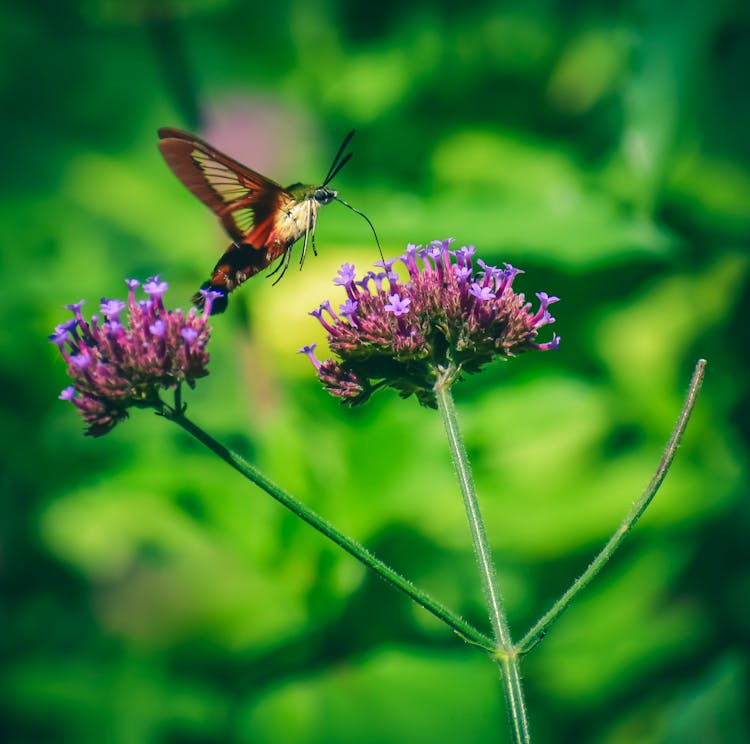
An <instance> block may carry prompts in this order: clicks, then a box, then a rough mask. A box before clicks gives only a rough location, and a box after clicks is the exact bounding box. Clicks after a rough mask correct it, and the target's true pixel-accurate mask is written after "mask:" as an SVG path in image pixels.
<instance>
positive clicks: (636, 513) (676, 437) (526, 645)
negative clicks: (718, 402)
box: [517, 359, 706, 654]
mask: <svg viewBox="0 0 750 744" xmlns="http://www.w3.org/2000/svg"><path fill="white" fill-rule="evenodd" d="M705 370H706V360H705V359H699V360H698V362H697V363H696V365H695V370H694V371H693V377H692V379H691V380H690V387H689V389H688V393H687V396H686V398H685V403H684V404H683V406H682V410H681V411H680V415H679V418H678V419H677V423H676V425H675V428H674V431H673V432H672V436H671V437H670V439H669V442H668V443H667V447H666V449H665V450H664V454H663V456H662V458H661V461H660V462H659V466H658V467H657V468H656V472H655V473H654V476H653V477H652V478H651V482H650V483H649V484H648V486H647V487H646V490H645V491H644V492H643V494H642V495H641V497H640V498H639V499H638V501H636V502H635V504H633V506H632V508H631V509H630V511H629V512H628V514H627V516H626V517H625V519H624V520H623V521H622V522H621V524H620V526H619V527H618V528H617V529H616V530H615V532H614V534H613V535H612V537H610V538H609V540H608V541H607V544H606V545H605V546H604V547H603V548H602V550H601V552H600V553H599V555H597V556H596V558H594V560H593V561H591V563H590V564H589V567H588V568H587V569H586V570H585V571H584V572H583V573H582V574H581V575H580V576H579V577H578V578H577V579H576V580H575V581H574V582H573V584H572V585H571V586H570V588H569V589H568V590H567V591H566V592H565V593H564V594H563V595H562V596H561V597H560V598H559V599H558V600H557V601H556V602H555V604H554V605H552V607H551V608H550V610H549V611H548V612H547V613H546V614H545V615H543V616H542V617H541V618H540V619H539V621H538V622H537V623H536V625H534V627H533V628H531V630H529V632H528V633H527V634H526V635H525V636H524V637H523V638H522V639H521V641H520V643H519V644H518V646H517V648H518V652H519V653H520V654H527V653H528V652H529V651H531V649H532V648H534V646H536V645H537V644H538V643H539V641H541V640H542V638H543V637H544V635H545V634H546V633H547V631H548V630H549V627H550V625H552V623H553V622H555V620H557V618H558V617H560V615H562V613H563V612H564V611H565V609H566V608H567V607H568V605H569V604H570V603H571V601H572V600H573V598H574V597H575V596H576V595H577V594H578V592H580V591H581V590H582V589H583V588H584V587H586V586H587V585H588V584H589V582H590V581H591V580H592V579H593V578H594V576H596V575H597V574H598V573H599V571H600V570H601V569H602V567H603V566H604V564H605V563H606V562H607V561H608V560H609V559H610V557H611V556H612V554H613V553H614V552H615V550H617V548H618V547H619V546H620V545H621V543H622V541H623V540H624V539H625V538H626V537H627V535H628V533H629V532H630V530H632V529H633V526H634V525H635V523H636V522H637V521H638V520H639V519H640V517H641V515H642V514H643V512H644V511H645V510H646V508H647V507H648V505H649V504H650V503H651V501H652V500H653V498H654V496H655V495H656V492H657V491H658V490H659V486H661V484H662V481H663V480H664V478H665V476H666V475H667V471H668V470H669V468H670V466H671V465H672V461H673V460H674V456H675V454H677V449H678V447H679V446H680V441H681V440H682V435H683V434H684V433H685V428H686V427H687V424H688V420H689V419H690V414H691V413H692V412H693V408H694V407H695V401H696V399H697V397H698V391H699V390H700V386H701V383H702V382H703V376H704V374H705Z"/></svg>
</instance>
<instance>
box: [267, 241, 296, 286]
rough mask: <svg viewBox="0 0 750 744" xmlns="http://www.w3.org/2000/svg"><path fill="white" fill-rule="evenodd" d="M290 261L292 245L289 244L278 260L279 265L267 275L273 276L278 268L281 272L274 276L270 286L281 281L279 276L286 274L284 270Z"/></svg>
mask: <svg viewBox="0 0 750 744" xmlns="http://www.w3.org/2000/svg"><path fill="white" fill-rule="evenodd" d="M291 261H292V247H291V246H289V248H287V249H286V251H285V252H284V256H283V257H282V259H281V261H279V265H278V266H277V267H276V268H275V269H274V270H273V271H272V272H271V273H270V274H269V275H268V276H273V275H274V274H275V273H276V272H277V271H278V270H279V269H281V273H280V274H279V275H278V276H277V277H276V279H275V280H274V283H273V285H272V286H275V285H276V284H278V283H279V282H280V281H281V277H282V276H284V274H286V270H287V269H288V268H289V264H290V263H291Z"/></svg>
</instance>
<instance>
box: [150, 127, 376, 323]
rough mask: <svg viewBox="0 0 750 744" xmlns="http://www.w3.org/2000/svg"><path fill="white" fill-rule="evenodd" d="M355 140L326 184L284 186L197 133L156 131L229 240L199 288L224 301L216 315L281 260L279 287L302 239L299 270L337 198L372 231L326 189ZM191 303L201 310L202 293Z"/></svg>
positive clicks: (338, 155)
mask: <svg viewBox="0 0 750 744" xmlns="http://www.w3.org/2000/svg"><path fill="white" fill-rule="evenodd" d="M353 136H354V130H352V131H351V132H349V134H347V135H346V137H345V138H344V141H343V142H342V143H341V147H339V149H338V152H337V153H336V157H334V159H333V162H332V163H331V167H330V168H329V169H328V173H327V175H326V177H325V179H324V180H323V183H322V184H320V185H319V186H315V185H311V184H301V183H293V184H292V185H291V186H287V187H286V188H284V187H283V186H281V185H280V184H278V183H276V181H272V180H271V179H270V178H267V177H266V176H263V175H261V174H260V173H258V172H257V171H254V170H252V169H251V168H248V167H247V166H246V165H242V163H239V162H237V161H236V160H234V159H233V158H230V157H229V156H228V155H225V154H224V153H222V152H219V151H218V150H217V149H216V148H214V147H212V146H211V145H209V144H208V143H207V142H204V141H203V140H201V139H199V138H198V137H196V136H194V135H192V134H188V133H187V132H183V131H181V130H179V129H171V128H168V127H165V128H162V129H160V130H159V150H160V151H161V154H162V156H163V157H164V160H166V162H167V165H168V166H169V167H170V168H171V169H172V172H173V173H174V174H175V176H177V178H179V179H180V181H182V183H183V184H184V185H185V186H186V187H187V189H188V190H189V191H192V193H193V194H195V196H197V197H198V199H200V200H201V201H202V202H203V203H204V204H205V205H206V206H207V207H208V208H209V209H210V210H212V211H213V212H214V214H215V215H216V216H217V217H218V218H219V220H220V222H221V224H222V226H223V227H224V230H226V232H227V234H228V235H229V237H230V238H231V239H232V243H231V245H230V246H229V248H227V250H226V251H225V252H224V255H223V256H222V257H221V258H220V259H219V260H218V262H217V263H216V266H214V269H213V271H212V272H211V278H210V279H208V281H206V282H204V283H203V285H202V286H201V289H211V290H214V291H215V292H219V293H220V294H221V295H223V296H222V297H219V298H217V299H216V300H214V302H213V305H212V308H211V311H212V313H220V312H223V311H224V310H225V309H226V306H227V295H228V294H229V293H230V292H232V291H233V290H234V289H236V288H237V287H239V286H240V284H242V283H243V282H244V281H246V280H247V279H249V278H250V277H251V276H254V275H255V274H257V273H258V272H259V271H262V270H263V269H265V268H266V267H267V266H270V265H271V264H272V263H273V262H274V261H275V260H276V259H278V258H280V259H281V261H280V262H279V265H278V266H277V267H276V268H275V269H274V270H273V271H272V272H271V274H275V273H276V272H277V271H281V273H280V274H279V277H278V278H277V279H276V281H278V280H279V279H280V278H281V277H282V276H283V275H284V273H285V272H286V270H287V268H288V267H289V263H290V260H291V253H292V246H293V245H294V244H295V243H296V242H297V241H298V240H299V239H300V238H302V237H303V236H304V239H305V240H304V244H303V246H302V255H301V256H300V266H302V264H303V263H304V260H305V256H306V255H307V248H308V242H309V243H311V244H312V248H313V252H314V253H315V252H316V251H315V224H316V222H317V218H318V210H319V209H320V207H322V206H325V205H326V204H330V203H331V202H332V201H333V200H336V201H338V202H340V203H341V204H343V205H344V206H346V207H348V208H349V209H351V210H352V211H354V212H356V213H357V214H359V215H360V216H362V217H364V219H365V220H367V223H368V224H369V225H370V227H371V228H372V231H373V233H375V228H374V227H373V225H372V223H371V222H370V220H369V219H368V218H367V216H366V215H364V214H363V213H362V212H360V211H359V210H357V209H355V208H354V207H352V206H351V205H350V204H347V202H345V201H344V200H343V199H341V198H339V196H338V192H336V191H334V190H333V189H331V188H328V184H329V183H330V182H331V181H332V180H333V179H334V177H335V176H336V174H337V173H338V172H339V171H340V170H341V169H342V168H343V167H344V166H345V165H346V163H347V162H348V161H349V158H351V156H352V153H348V154H347V155H344V151H345V150H346V148H347V146H348V144H349V142H350V141H351V139H352V137H353ZM375 239H376V241H377V234H376V235H375ZM378 248H380V243H379V242H378ZM381 255H382V251H381ZM193 303H194V304H196V305H198V306H199V307H200V306H202V305H203V296H202V295H201V294H200V292H198V293H197V294H195V295H194V296H193Z"/></svg>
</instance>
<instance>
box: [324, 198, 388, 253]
mask: <svg viewBox="0 0 750 744" xmlns="http://www.w3.org/2000/svg"><path fill="white" fill-rule="evenodd" d="M333 198H334V199H335V200H336V201H337V202H340V203H341V204H343V205H344V206H345V207H348V208H349V209H351V210H352V212H354V213H356V214H358V215H359V216H360V217H362V218H363V219H364V221H365V222H366V223H367V224H368V225H369V226H370V229H371V230H372V234H373V235H374V236H375V243H376V244H377V246H378V253H380V258H381V260H382V261H383V263H385V256H384V255H383V249H382V248H381V247H380V241H379V240H378V234H377V232H375V225H373V224H372V222H370V218H369V217H368V216H367V215H366V214H365V213H364V212H360V211H359V210H358V209H355V208H354V207H353V206H352V205H351V204H349V203H348V202H345V201H344V200H343V199H341V198H340V197H338V196H334V197H333Z"/></svg>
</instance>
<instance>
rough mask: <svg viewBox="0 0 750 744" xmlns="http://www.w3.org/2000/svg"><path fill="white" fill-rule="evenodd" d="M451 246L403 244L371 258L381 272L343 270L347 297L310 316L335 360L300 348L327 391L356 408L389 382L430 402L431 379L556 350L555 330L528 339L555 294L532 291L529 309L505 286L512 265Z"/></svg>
mask: <svg viewBox="0 0 750 744" xmlns="http://www.w3.org/2000/svg"><path fill="white" fill-rule="evenodd" d="M452 242H453V240H452V239H449V240H443V241H433V242H432V243H431V244H430V245H429V246H426V247H422V246H417V245H411V244H410V245H408V246H407V248H406V252H405V253H404V254H403V255H401V256H397V257H396V258H392V259H388V260H386V261H378V262H377V263H376V264H375V266H376V267H378V269H379V271H377V272H375V271H369V272H368V273H367V274H366V275H365V276H364V277H363V278H362V279H360V280H359V281H356V274H355V269H354V266H352V265H351V264H344V265H343V266H342V267H341V270H340V271H339V273H338V276H337V277H336V278H335V279H334V280H333V282H334V284H336V285H338V286H341V287H343V288H344V290H345V292H346V295H347V299H346V301H345V302H344V303H343V304H342V305H340V307H339V310H338V312H337V311H335V310H334V309H333V307H332V306H331V303H330V302H324V303H323V304H322V305H321V306H320V307H319V308H318V309H317V310H315V311H313V312H312V313H311V315H313V316H315V317H316V318H317V319H318V320H319V321H320V323H321V324H322V325H323V327H324V328H325V329H326V331H327V332H328V343H329V345H330V348H331V351H332V352H333V353H334V354H335V355H336V356H337V357H338V359H328V360H326V361H324V362H321V361H320V360H318V359H317V358H316V357H315V353H314V350H315V345H312V346H305V347H303V348H302V349H300V352H301V353H305V354H307V355H308V356H309V357H310V359H311V361H312V362H313V364H314V365H315V369H316V371H317V374H318V377H319V378H320V380H321V382H322V383H323V386H324V387H325V388H326V389H327V390H328V391H329V392H330V393H331V394H333V395H336V396H339V397H340V398H341V399H342V402H345V403H348V404H350V405H355V404H358V403H362V402H364V401H365V400H367V399H368V398H369V397H370V395H371V394H372V392H373V391H374V390H376V389H378V388H381V387H392V388H395V389H396V390H398V392H399V394H400V395H401V396H402V397H407V396H409V395H412V394H414V395H416V396H417V398H418V399H419V401H420V402H421V403H422V404H424V405H428V406H434V405H435V398H434V392H433V390H434V386H435V384H436V383H438V382H441V383H442V384H451V383H452V382H453V381H455V380H456V379H457V378H458V377H459V376H460V375H461V374H462V373H469V372H477V371H478V370H479V369H480V368H481V367H482V366H483V365H484V364H485V363H487V362H489V361H491V360H492V359H493V358H495V357H502V358H507V357H512V356H516V355H517V354H520V353H522V352H524V351H528V350H532V349H537V350H542V351H547V350H549V349H557V347H558V345H559V342H560V338H559V337H558V336H556V335H554V334H553V336H552V339H551V340H550V341H547V342H545V343H538V342H537V340H536V338H537V334H538V332H539V329H540V328H542V327H543V326H545V325H549V324H550V323H554V321H555V319H554V318H553V317H552V316H551V315H550V313H549V310H548V306H549V305H551V304H552V303H553V302H557V299H558V298H557V297H550V296H549V295H547V294H546V293H544V292H537V294H536V296H537V298H538V300H539V306H538V308H537V309H536V310H533V309H532V305H531V303H530V302H527V301H526V299H525V297H524V295H523V294H516V292H514V291H513V289H512V285H513V280H514V278H515V277H516V275H517V274H520V273H522V272H521V270H520V269H516V268H513V267H512V266H511V265H510V264H504V268H502V269H500V268H497V267H495V266H488V265H487V264H485V263H484V261H482V260H481V259H475V258H474V252H475V251H474V247H473V246H468V247H463V248H459V249H457V250H454V249H451V248H450V245H451V243H452ZM397 262H398V263H400V264H402V265H403V266H404V267H405V268H406V272H407V273H408V279H407V280H406V282H405V283H403V282H402V281H401V280H400V279H399V276H398V274H397V273H396V272H395V271H394V270H393V267H394V265H396V264H397ZM474 263H476V265H477V267H478V268H476V267H475V266H474Z"/></svg>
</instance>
